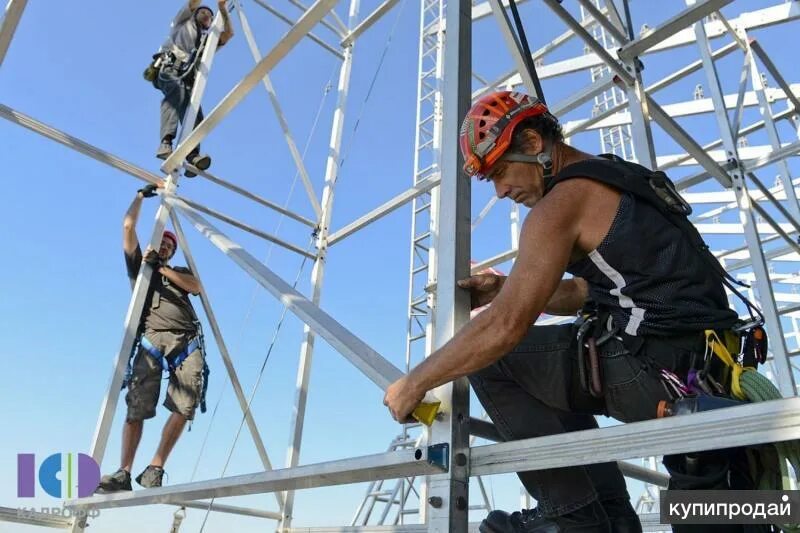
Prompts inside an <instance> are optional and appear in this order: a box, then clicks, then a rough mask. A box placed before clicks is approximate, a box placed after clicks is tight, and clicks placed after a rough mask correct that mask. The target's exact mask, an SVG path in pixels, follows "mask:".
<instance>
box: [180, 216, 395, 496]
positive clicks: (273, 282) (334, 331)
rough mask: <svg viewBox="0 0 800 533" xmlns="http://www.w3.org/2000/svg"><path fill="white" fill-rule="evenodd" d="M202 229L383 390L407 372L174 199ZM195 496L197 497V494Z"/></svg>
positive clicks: (234, 260) (198, 227)
mask: <svg viewBox="0 0 800 533" xmlns="http://www.w3.org/2000/svg"><path fill="white" fill-rule="evenodd" d="M170 202H171V203H172V204H173V205H174V206H175V207H176V208H177V209H178V210H179V211H180V212H181V214H183V215H184V216H185V217H186V218H188V219H189V220H190V221H191V222H192V224H193V225H194V226H195V228H197V230H198V231H200V233H202V234H203V235H205V236H206V237H207V238H208V239H209V240H210V241H211V242H212V244H214V246H216V247H217V248H219V249H220V250H221V251H222V252H223V253H224V254H225V255H227V256H228V257H230V258H231V259H232V260H233V262H234V263H236V264H237V265H239V266H240V267H241V268H242V269H243V270H244V271H245V272H247V273H248V274H249V275H250V276H251V277H252V278H253V279H255V280H256V281H257V282H258V283H260V284H261V286H263V287H264V288H265V289H267V291H268V292H269V293H270V294H272V295H273V296H274V297H275V298H277V299H278V300H280V302H281V303H282V304H283V305H285V306H286V307H287V308H288V309H289V310H290V311H291V312H292V313H294V314H295V315H296V316H297V317H298V318H299V319H300V320H302V321H303V322H304V323H305V324H307V325H308V326H309V327H310V328H311V329H312V330H313V331H314V332H315V333H316V334H317V335H319V336H320V337H322V338H323V339H325V341H327V342H328V344H330V345H331V346H332V347H333V348H334V349H335V350H337V351H338V352H339V353H341V354H342V355H343V356H344V357H345V358H346V359H347V360H348V361H350V362H351V363H352V364H353V365H354V366H355V367H356V368H358V369H359V370H360V371H361V372H362V373H363V374H364V375H365V376H367V377H368V378H369V379H370V380H371V381H372V382H373V383H375V384H376V385H378V386H379V387H380V388H381V389H382V390H386V388H387V387H388V386H389V385H390V384H392V383H393V382H394V381H396V380H398V379H400V377H402V376H403V373H402V372H401V371H400V369H398V368H397V367H396V366H394V365H393V364H392V363H390V362H389V361H388V360H386V359H385V358H384V357H383V356H381V355H380V354H379V353H378V352H376V351H375V350H373V349H372V348H371V347H370V346H369V345H367V343H365V342H364V341H362V340H361V339H360V338H358V337H357V336H355V335H354V334H353V333H351V332H350V331H349V330H348V329H347V328H345V327H344V326H342V325H341V324H340V323H339V322H337V321H336V320H334V319H333V317H331V316H330V315H329V314H327V313H326V312H325V311H323V310H322V309H320V308H319V307H317V306H316V305H314V304H313V303H312V302H311V301H310V300H308V299H307V298H306V297H305V296H303V295H302V294H300V293H299V292H298V291H297V290H295V289H294V288H292V286H291V285H289V284H288V283H286V282H285V281H284V280H283V279H281V278H280V276H278V275H277V274H275V273H274V272H273V271H272V270H270V269H269V268H267V267H266V266H265V265H264V264H263V263H261V262H260V261H259V260H258V259H256V258H255V257H253V256H252V255H251V254H250V253H248V252H247V251H246V250H245V249H244V248H242V247H241V246H239V245H238V244H236V243H235V242H233V241H232V240H230V239H229V238H228V237H226V236H225V235H224V234H223V233H222V232H220V231H219V230H218V229H217V228H215V227H214V226H213V225H211V223H210V222H208V221H207V220H205V219H204V218H203V217H202V216H200V215H199V214H197V212H196V211H194V210H192V209H186V208H185V207H184V206H183V205H182V204H181V203H180V202H173V201H170ZM193 499H194V498H193Z"/></svg>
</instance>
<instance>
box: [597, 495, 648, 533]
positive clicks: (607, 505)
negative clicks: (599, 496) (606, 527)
mask: <svg viewBox="0 0 800 533" xmlns="http://www.w3.org/2000/svg"><path fill="white" fill-rule="evenodd" d="M601 503H602V505H603V510H605V512H606V515H608V521H609V523H610V524H611V530H612V531H613V532H614V533H642V523H641V521H640V520H639V515H637V514H636V511H634V510H633V506H632V505H631V501H630V500H629V499H628V498H616V499H613V500H603V501H602V502H601Z"/></svg>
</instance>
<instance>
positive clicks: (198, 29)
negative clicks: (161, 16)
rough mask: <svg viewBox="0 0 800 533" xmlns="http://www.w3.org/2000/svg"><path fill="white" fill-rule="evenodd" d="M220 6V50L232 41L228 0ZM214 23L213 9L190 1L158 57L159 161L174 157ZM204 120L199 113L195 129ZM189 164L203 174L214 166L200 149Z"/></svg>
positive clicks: (191, 155) (189, 158) (188, 173)
mask: <svg viewBox="0 0 800 533" xmlns="http://www.w3.org/2000/svg"><path fill="white" fill-rule="evenodd" d="M217 5H218V7H219V13H220V16H221V17H222V20H223V23H224V27H223V30H222V32H221V33H220V36H219V44H218V46H224V45H225V43H227V42H228V41H229V40H230V39H231V38H232V37H233V25H232V24H231V20H230V15H229V13H228V8H227V6H226V0H218V2H217ZM213 21H214V12H213V11H212V9H211V8H210V7H208V6H205V5H200V0H189V1H188V2H186V3H185V5H184V6H183V7H182V8H181V9H180V11H178V14H177V15H176V16H175V19H174V20H173V21H172V25H171V27H170V34H169V37H168V38H167V40H166V42H165V43H164V44H163V45H162V47H161V50H160V51H159V53H158V54H157V55H156V61H155V66H156V67H157V69H158V72H157V74H155V78H154V79H153V85H155V87H156V88H157V89H159V90H160V91H161V92H162V93H164V99H163V100H162V101H161V144H160V146H159V147H158V151H157V152H156V157H158V158H159V159H167V158H168V157H169V156H170V154H171V153H172V148H173V146H172V145H173V141H174V140H175V137H176V136H177V134H178V123H179V122H183V117H184V114H185V113H186V110H187V108H188V106H189V100H190V99H191V95H192V88H193V87H194V81H195V73H196V71H197V67H198V66H199V64H200V57H201V55H202V52H203V47H204V45H205V39H206V36H207V33H208V31H209V30H210V29H211V26H212V24H213ZM202 120H203V110H202V109H198V113H197V120H196V121H195V126H197V124H199V123H200V122H202ZM186 161H187V162H188V163H189V164H191V165H193V166H195V167H197V168H199V169H200V170H206V169H208V168H209V167H210V166H211V158H210V157H209V156H208V155H205V154H201V153H200V146H199V145H198V146H197V147H195V148H194V149H193V150H192V151H191V152H190V153H189V155H188V156H187V157H186ZM186 176H187V177H194V176H196V174H195V173H194V172H193V171H191V170H187V171H186Z"/></svg>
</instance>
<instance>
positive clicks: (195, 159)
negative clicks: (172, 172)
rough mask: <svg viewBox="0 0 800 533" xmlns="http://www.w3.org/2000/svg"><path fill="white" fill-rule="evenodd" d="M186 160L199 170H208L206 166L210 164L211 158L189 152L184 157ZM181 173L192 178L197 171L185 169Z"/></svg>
mask: <svg viewBox="0 0 800 533" xmlns="http://www.w3.org/2000/svg"><path fill="white" fill-rule="evenodd" d="M186 162H187V163H189V164H190V165H192V166H194V167H196V168H199V169H200V170H208V167H210V166H211V158H210V157H209V156H207V155H200V154H191V155H189V157H187V158H186ZM183 175H184V176H186V177H187V178H193V177H195V176H197V173H195V172H192V171H191V170H189V169H186V170H185V171H184V173H183Z"/></svg>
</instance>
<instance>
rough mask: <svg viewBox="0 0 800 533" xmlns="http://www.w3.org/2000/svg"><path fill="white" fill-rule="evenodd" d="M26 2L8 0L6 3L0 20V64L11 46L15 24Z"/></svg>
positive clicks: (23, 10) (17, 23) (15, 29)
mask: <svg viewBox="0 0 800 533" xmlns="http://www.w3.org/2000/svg"><path fill="white" fill-rule="evenodd" d="M27 4H28V0H10V1H9V2H8V4H7V5H6V9H5V14H4V15H3V20H2V21H0V65H2V64H3V60H4V59H5V58H6V52H8V48H9V46H11V40H12V39H13V38H14V32H16V31H17V26H18V25H19V21H20V19H21V18H22V13H23V12H25V6H26V5H27Z"/></svg>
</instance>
